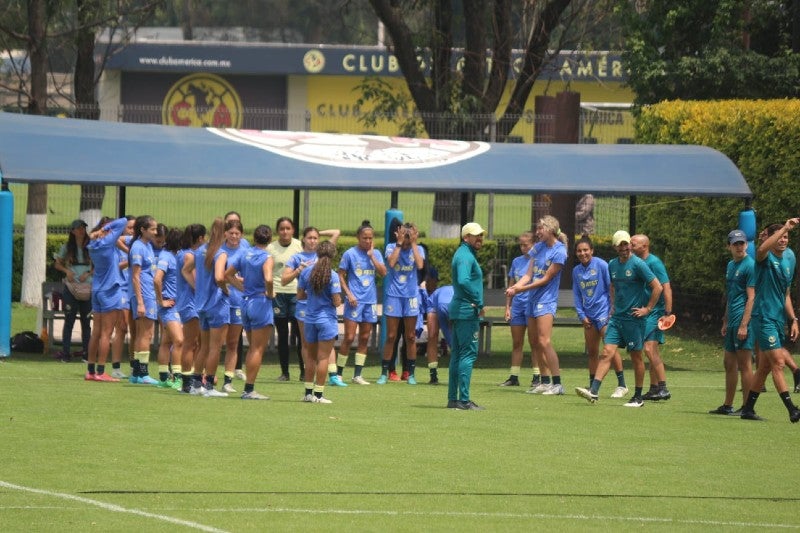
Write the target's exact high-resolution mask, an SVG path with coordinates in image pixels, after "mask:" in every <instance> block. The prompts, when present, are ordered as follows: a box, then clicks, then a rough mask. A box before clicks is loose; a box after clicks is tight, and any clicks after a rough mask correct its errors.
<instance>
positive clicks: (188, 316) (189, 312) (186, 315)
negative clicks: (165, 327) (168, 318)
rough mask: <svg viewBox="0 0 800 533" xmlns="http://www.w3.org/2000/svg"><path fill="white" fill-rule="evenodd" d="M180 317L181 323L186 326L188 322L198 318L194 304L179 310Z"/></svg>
mask: <svg viewBox="0 0 800 533" xmlns="http://www.w3.org/2000/svg"><path fill="white" fill-rule="evenodd" d="M180 315H181V322H182V323H184V324H186V323H187V322H189V321H190V320H194V319H195V318H199V316H200V315H198V314H197V309H195V307H194V302H192V303H191V304H189V305H187V306H186V307H184V308H183V309H181V310H180Z"/></svg>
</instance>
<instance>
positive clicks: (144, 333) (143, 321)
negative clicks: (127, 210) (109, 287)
mask: <svg viewBox="0 0 800 533" xmlns="http://www.w3.org/2000/svg"><path fill="white" fill-rule="evenodd" d="M156 226H157V224H156V221H155V219H154V218H153V217H151V216H149V215H142V216H140V217H137V218H136V222H135V223H134V225H133V239H132V240H131V245H130V252H129V253H128V257H129V259H128V261H129V263H130V269H131V281H132V283H133V300H132V301H131V310H132V312H133V320H134V322H135V323H136V334H135V336H134V338H133V361H132V364H133V372H132V374H131V378H130V381H131V383H139V384H143V385H156V384H158V381H156V380H155V379H153V378H151V377H150V376H149V374H148V364H149V360H150V345H151V344H152V343H153V331H154V328H155V324H156V320H157V319H158V313H157V310H156V293H155V287H154V285H153V275H154V274H155V269H156V257H155V253H154V252H153V245H152V240H153V239H154V238H155V236H156V231H157V228H156Z"/></svg>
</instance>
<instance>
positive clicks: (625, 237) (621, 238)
mask: <svg viewBox="0 0 800 533" xmlns="http://www.w3.org/2000/svg"><path fill="white" fill-rule="evenodd" d="M623 242H631V235H630V233H628V232H627V231H625V230H619V231H618V232H616V233H615V234H614V236H613V237H611V244H613V245H614V246H619V245H620V243H623Z"/></svg>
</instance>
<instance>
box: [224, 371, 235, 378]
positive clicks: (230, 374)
mask: <svg viewBox="0 0 800 533" xmlns="http://www.w3.org/2000/svg"><path fill="white" fill-rule="evenodd" d="M225 377H226V378H231V379H233V372H228V371H227V370H226V371H225Z"/></svg>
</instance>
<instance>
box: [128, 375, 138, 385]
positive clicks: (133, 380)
mask: <svg viewBox="0 0 800 533" xmlns="http://www.w3.org/2000/svg"><path fill="white" fill-rule="evenodd" d="M128 383H130V384H131V385H136V384H137V383H139V377H138V376H133V375H131V377H129V378H128Z"/></svg>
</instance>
